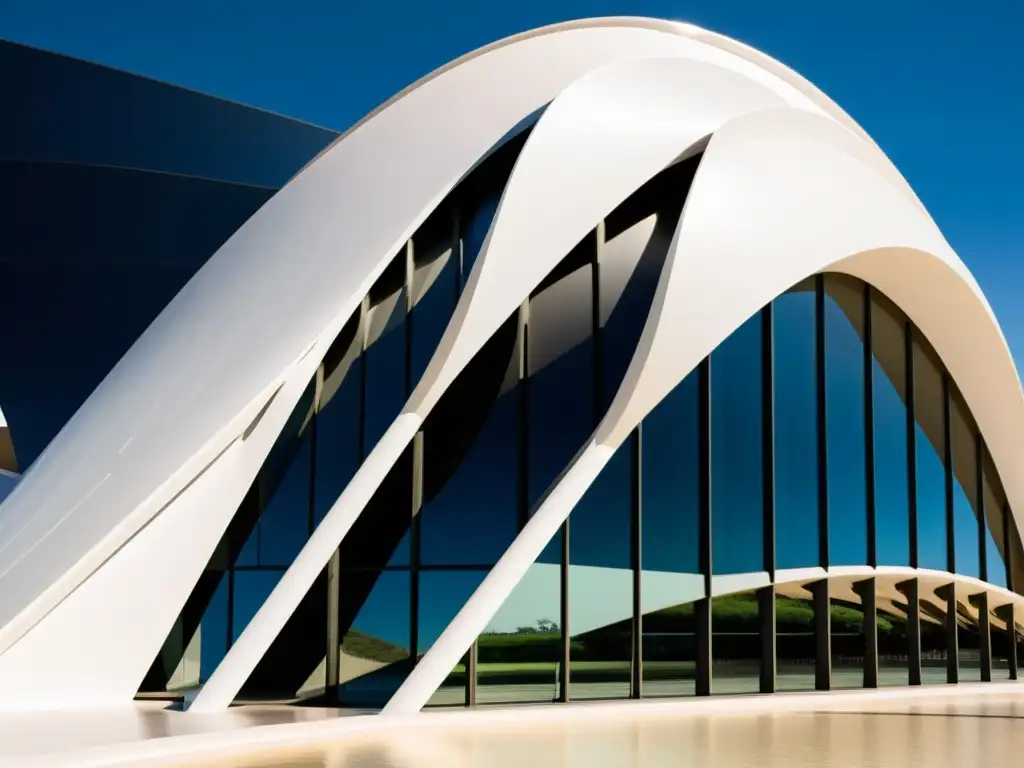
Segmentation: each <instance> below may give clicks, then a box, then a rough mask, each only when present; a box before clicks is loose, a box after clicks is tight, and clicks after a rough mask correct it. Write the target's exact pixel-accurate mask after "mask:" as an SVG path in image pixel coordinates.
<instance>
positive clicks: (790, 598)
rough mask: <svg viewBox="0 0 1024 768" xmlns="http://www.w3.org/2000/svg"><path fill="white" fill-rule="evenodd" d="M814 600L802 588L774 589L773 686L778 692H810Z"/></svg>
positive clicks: (785, 586) (814, 646) (814, 650)
mask: <svg viewBox="0 0 1024 768" xmlns="http://www.w3.org/2000/svg"><path fill="white" fill-rule="evenodd" d="M815 637H816V636H815V620H814V596H813V595H812V594H811V592H810V590H808V589H807V587H806V586H805V585H802V584H780V585H778V586H777V587H776V588H775V665H776V666H775V669H776V678H775V681H776V682H775V685H776V689H777V690H779V691H813V690H814V688H815V669H814V660H815V658H816V656H817V643H816V639H815Z"/></svg>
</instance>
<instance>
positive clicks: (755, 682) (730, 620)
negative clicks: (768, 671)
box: [711, 591, 761, 694]
mask: <svg viewBox="0 0 1024 768" xmlns="http://www.w3.org/2000/svg"><path fill="white" fill-rule="evenodd" d="M760 621H761V620H760V609H759V607H758V602H757V593H756V592H753V591H749V592H738V593H736V594H733V595H719V596H717V597H714V598H712V600H711V654H712V658H711V681H712V682H711V686H712V687H711V690H712V691H713V692H714V693H716V694H730V693H757V692H758V691H759V690H760V688H761V629H760Z"/></svg>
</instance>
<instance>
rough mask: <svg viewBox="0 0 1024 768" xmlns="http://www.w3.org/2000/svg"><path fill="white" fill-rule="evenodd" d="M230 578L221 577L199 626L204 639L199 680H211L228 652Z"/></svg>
mask: <svg viewBox="0 0 1024 768" xmlns="http://www.w3.org/2000/svg"><path fill="white" fill-rule="evenodd" d="M230 578H231V576H230V575H229V574H228V573H224V574H222V575H221V577H220V581H219V582H218V584H217V588H216V589H215V590H214V593H213V597H211V598H210V602H209V604H208V605H207V606H206V610H205V611H203V618H202V620H201V621H200V624H199V632H200V636H201V638H202V645H201V655H200V657H199V658H200V661H199V668H200V672H199V678H200V680H203V681H206V680H209V679H210V675H212V674H213V670H215V669H216V668H217V665H218V664H220V662H221V660H222V659H223V658H224V654H226V653H227V650H228V579H230Z"/></svg>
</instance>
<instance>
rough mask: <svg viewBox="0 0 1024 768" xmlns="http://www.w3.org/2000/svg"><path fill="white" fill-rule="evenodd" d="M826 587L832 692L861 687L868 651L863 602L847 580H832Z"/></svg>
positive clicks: (850, 581) (851, 583)
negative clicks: (827, 589)
mask: <svg viewBox="0 0 1024 768" xmlns="http://www.w3.org/2000/svg"><path fill="white" fill-rule="evenodd" d="M828 588H829V633H830V638H829V640H830V647H831V653H832V689H833V690H841V689H843V688H862V687H863V686H864V664H865V655H866V651H867V638H866V637H865V635H864V632H865V628H864V601H863V599H862V598H861V596H860V595H859V594H857V591H856V589H855V588H854V584H853V581H852V580H850V579H833V580H831V581H830V582H829V586H828Z"/></svg>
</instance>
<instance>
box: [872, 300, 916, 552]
mask: <svg viewBox="0 0 1024 768" xmlns="http://www.w3.org/2000/svg"><path fill="white" fill-rule="evenodd" d="M871 342H872V350H871V377H872V378H871V384H872V401H873V410H874V471H875V531H876V538H875V554H876V556H877V558H878V564H879V565H903V566H909V565H910V562H911V561H910V494H909V490H908V488H909V484H908V475H907V458H908V457H907V451H908V448H907V405H906V403H907V351H906V350H907V346H906V345H907V334H906V317H905V316H904V315H903V313H902V312H900V311H899V310H898V309H897V308H896V306H895V305H894V304H893V303H892V302H891V301H889V300H888V299H887V298H885V297H884V296H883V295H882V294H881V292H880V291H875V290H872V291H871Z"/></svg>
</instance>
